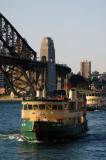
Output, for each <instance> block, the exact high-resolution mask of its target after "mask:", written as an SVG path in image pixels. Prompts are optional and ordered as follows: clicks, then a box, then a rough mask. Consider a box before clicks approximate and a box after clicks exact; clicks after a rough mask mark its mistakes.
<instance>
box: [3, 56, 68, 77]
mask: <svg viewBox="0 0 106 160" xmlns="http://www.w3.org/2000/svg"><path fill="white" fill-rule="evenodd" d="M0 65H9V66H11V65H15V66H22V68H24V69H25V70H29V69H31V70H33V69H35V68H36V69H37V70H39V69H40V70H41V69H42V68H45V67H46V66H47V62H42V61H37V60H31V59H29V60H28V59H23V58H22V59H21V58H17V57H10V56H4V55H0ZM56 72H59V73H60V74H68V73H70V72H71V68H70V67H68V66H67V65H63V64H56Z"/></svg>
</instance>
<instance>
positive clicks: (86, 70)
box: [80, 60, 91, 78]
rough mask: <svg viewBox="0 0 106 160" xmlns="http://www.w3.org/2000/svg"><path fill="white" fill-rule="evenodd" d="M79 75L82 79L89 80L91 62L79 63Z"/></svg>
mask: <svg viewBox="0 0 106 160" xmlns="http://www.w3.org/2000/svg"><path fill="white" fill-rule="evenodd" d="M80 74H81V76H83V77H84V78H89V77H90V76H91V62H90V61H87V60H85V61H81V62H80Z"/></svg>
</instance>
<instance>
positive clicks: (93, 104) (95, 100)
mask: <svg viewBox="0 0 106 160" xmlns="http://www.w3.org/2000/svg"><path fill="white" fill-rule="evenodd" d="M86 100H87V103H86V106H87V110H88V111H94V110H96V109H101V108H102V106H103V97H102V95H101V94H100V93H99V92H90V93H89V94H87V95H86Z"/></svg>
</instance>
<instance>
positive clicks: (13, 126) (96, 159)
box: [0, 103, 106, 160]
mask: <svg viewBox="0 0 106 160" xmlns="http://www.w3.org/2000/svg"><path fill="white" fill-rule="evenodd" d="M20 113H21V104H20V103H15V104H12V103H11V104H9V103H0V160H6V159H8V160H105V159H106V110H100V111H99V110H98V111H94V112H89V113H88V114H87V119H88V127H89V130H88V132H87V134H86V135H85V136H84V137H81V138H80V139H77V140H73V141H70V142H69V141H68V142H54V143H42V142H39V143H27V142H24V141H23V140H22V138H21V135H20V122H21V119H20Z"/></svg>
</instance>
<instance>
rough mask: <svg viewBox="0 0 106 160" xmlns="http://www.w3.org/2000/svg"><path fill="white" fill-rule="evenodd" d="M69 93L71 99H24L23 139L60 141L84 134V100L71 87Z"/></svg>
mask: <svg viewBox="0 0 106 160" xmlns="http://www.w3.org/2000/svg"><path fill="white" fill-rule="evenodd" d="M70 93H71V95H70V96H69V97H68V98H66V97H56V98H35V99H34V100H33V99H25V100H23V102H22V104H23V107H22V112H21V118H22V122H21V134H22V137H23V138H24V140H26V141H29V142H33V141H35V142H36V141H54V140H57V141H58V140H68V139H74V138H78V137H80V136H81V135H83V134H85V132H86V131H87V120H86V106H85V99H84V98H82V97H77V96H76V94H77V91H76V90H71V91H70ZM77 95H78V94H77Z"/></svg>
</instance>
